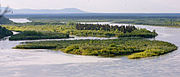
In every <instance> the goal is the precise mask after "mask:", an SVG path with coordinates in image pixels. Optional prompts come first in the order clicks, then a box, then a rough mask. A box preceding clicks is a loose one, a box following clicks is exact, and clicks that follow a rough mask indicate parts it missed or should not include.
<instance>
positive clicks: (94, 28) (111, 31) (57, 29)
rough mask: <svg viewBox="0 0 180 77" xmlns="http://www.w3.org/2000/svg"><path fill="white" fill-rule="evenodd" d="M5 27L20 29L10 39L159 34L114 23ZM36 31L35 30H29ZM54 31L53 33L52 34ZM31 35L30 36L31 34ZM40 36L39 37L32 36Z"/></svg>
mask: <svg viewBox="0 0 180 77" xmlns="http://www.w3.org/2000/svg"><path fill="white" fill-rule="evenodd" d="M3 27H6V28H8V29H9V30H13V31H20V34H17V35H14V36H12V37H11V38H10V40H18V39H19V40H20V39H21V40H32V39H33V38H34V39H59V38H65V37H66V38H68V36H69V35H76V36H83V37H88V36H92V37H142V38H153V37H155V36H157V33H156V32H155V31H153V32H151V31H149V30H146V29H141V28H136V27H135V26H130V25H129V26H124V25H121V26H112V25H108V24H105V25H100V24H76V23H69V24H66V25H24V26H14V25H10V26H8V25H3ZM28 31H34V32H28ZM35 32H36V33H35ZM37 32H41V34H44V35H45V34H47V35H48V37H44V36H43V37H40V36H41V34H39V33H37ZM50 33H52V34H50ZM58 33H61V34H64V35H65V36H63V35H62V36H63V37H57V36H55V34H57V35H58ZM29 35H30V36H29ZM31 35H34V36H39V35H40V36H39V38H37V37H32V36H31ZM51 37H52V38H51Z"/></svg>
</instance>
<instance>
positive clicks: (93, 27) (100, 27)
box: [76, 24, 137, 33]
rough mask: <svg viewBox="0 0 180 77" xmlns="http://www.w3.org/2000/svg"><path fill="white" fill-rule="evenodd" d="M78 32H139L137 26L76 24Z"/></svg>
mask: <svg viewBox="0 0 180 77" xmlns="http://www.w3.org/2000/svg"><path fill="white" fill-rule="evenodd" d="M76 29H77V30H104V31H121V32H123V33H127V32H129V33H130V32H132V31H134V30H137V28H136V27H135V26H124V25H122V26H118V25H116V26H113V25H109V24H105V25H102V24H76Z"/></svg>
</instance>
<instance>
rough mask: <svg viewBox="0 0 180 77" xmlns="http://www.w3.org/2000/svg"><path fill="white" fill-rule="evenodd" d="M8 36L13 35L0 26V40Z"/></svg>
mask: <svg viewBox="0 0 180 77" xmlns="http://www.w3.org/2000/svg"><path fill="white" fill-rule="evenodd" d="M10 35H13V32H12V31H9V30H7V29H6V28H4V27H1V26H0V39H1V38H3V37H6V36H10Z"/></svg>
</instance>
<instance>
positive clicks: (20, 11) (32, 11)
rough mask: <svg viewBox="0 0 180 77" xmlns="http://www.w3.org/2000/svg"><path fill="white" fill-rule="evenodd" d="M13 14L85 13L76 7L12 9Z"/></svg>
mask: <svg viewBox="0 0 180 77" xmlns="http://www.w3.org/2000/svg"><path fill="white" fill-rule="evenodd" d="M13 13H14V14H59V13H86V12H85V11H82V10H80V9H77V8H65V9H13Z"/></svg>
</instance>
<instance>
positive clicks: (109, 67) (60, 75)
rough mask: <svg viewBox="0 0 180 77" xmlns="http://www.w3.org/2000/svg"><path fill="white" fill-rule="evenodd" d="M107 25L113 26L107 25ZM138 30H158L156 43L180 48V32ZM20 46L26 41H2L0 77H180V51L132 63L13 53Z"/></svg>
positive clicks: (40, 52) (47, 52)
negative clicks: (165, 43) (163, 42)
mask: <svg viewBox="0 0 180 77" xmlns="http://www.w3.org/2000/svg"><path fill="white" fill-rule="evenodd" d="M99 24H103V22H101V23H100V22H99ZM105 24H112V23H107V22H105ZM112 25H120V24H112ZM136 26H137V27H140V28H147V29H149V30H153V29H155V30H156V31H157V33H158V34H159V35H158V36H157V37H156V40H162V41H168V42H171V43H174V44H175V45H177V46H178V47H180V40H179V39H180V28H170V27H158V26H144V25H136ZM7 38H8V37H7ZM74 39H108V38H97V37H75V38H70V39H68V40H74ZM111 39H114V38H111ZM66 40H67V39H66ZM37 41H39V40H37ZM21 42H24V41H9V40H8V39H3V40H1V41H0V55H1V56H0V68H1V69H0V77H179V75H180V49H178V50H176V51H174V52H172V53H169V54H166V55H162V56H159V57H151V58H144V59H137V60H130V59H127V58H126V57H121V58H101V57H94V56H78V55H71V54H65V53H62V52H58V51H52V50H44V49H39V50H19V49H12V47H14V46H16V45H18V44H20V43H21Z"/></svg>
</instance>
